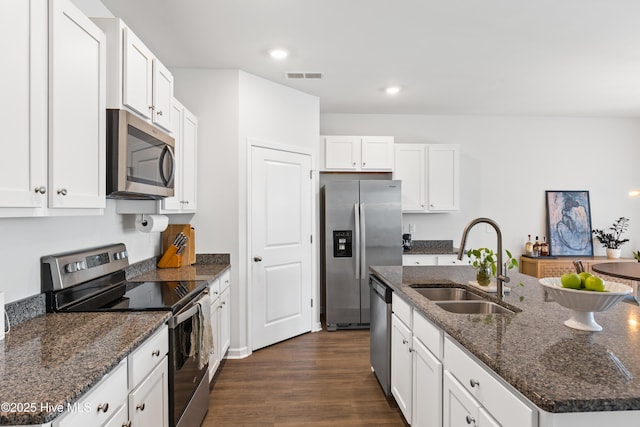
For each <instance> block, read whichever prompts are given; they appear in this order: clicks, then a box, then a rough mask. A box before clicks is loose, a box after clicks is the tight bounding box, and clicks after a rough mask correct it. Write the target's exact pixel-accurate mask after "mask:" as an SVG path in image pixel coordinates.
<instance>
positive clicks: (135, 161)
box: [107, 109, 176, 200]
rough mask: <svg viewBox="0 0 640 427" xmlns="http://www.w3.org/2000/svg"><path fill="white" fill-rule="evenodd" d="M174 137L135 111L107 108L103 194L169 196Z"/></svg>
mask: <svg viewBox="0 0 640 427" xmlns="http://www.w3.org/2000/svg"><path fill="white" fill-rule="evenodd" d="M174 150H175V140H174V138H173V137H172V136H171V135H169V134H168V133H165V132H163V131H162V130H160V129H158V128H157V127H155V126H153V125H151V124H149V123H147V122H145V121H144V120H142V119H140V118H139V117H137V116H136V115H134V114H132V113H130V112H128V111H126V110H117V109H107V197H109V198H112V199H141V200H148V199H162V198H164V197H170V196H173V188H174V174H175V170H176V168H175V157H174V154H173V153H174Z"/></svg>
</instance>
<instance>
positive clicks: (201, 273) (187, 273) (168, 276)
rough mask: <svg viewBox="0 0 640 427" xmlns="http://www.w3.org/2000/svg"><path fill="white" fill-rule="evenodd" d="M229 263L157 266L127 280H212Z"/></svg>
mask: <svg viewBox="0 0 640 427" xmlns="http://www.w3.org/2000/svg"><path fill="white" fill-rule="evenodd" d="M230 268H231V265H229V264H194V265H188V266H185V267H178V268H158V269H156V270H152V271H149V272H146V273H143V274H140V275H139V276H134V277H131V278H130V279H129V280H131V281H136V282H144V281H147V280H207V281H211V280H214V279H215V278H216V277H218V276H220V275H221V274H222V273H224V272H225V271H226V270H228V269H230Z"/></svg>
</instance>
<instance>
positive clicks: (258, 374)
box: [202, 330, 406, 427]
mask: <svg viewBox="0 0 640 427" xmlns="http://www.w3.org/2000/svg"><path fill="white" fill-rule="evenodd" d="M214 381H215V382H214V386H213V390H212V391H211V397H210V400H209V412H208V414H207V416H206V418H205V420H204V422H203V423H202V426H203V427H213V426H398V427H403V426H406V424H405V423H404V419H403V418H402V415H401V414H400V410H399V409H398V408H397V406H396V403H395V402H394V401H393V399H389V400H387V399H386V397H385V396H384V393H383V392H382V389H381V388H380V385H379V384H378V382H377V380H376V378H375V375H374V374H373V372H371V367H370V363H369V331H368V330H357V331H337V332H327V331H326V330H325V331H322V332H314V333H308V334H305V335H301V336H299V337H296V338H292V339H290V340H287V341H284V342H281V343H278V344H275V345H273V346H270V347H267V348H264V349H261V350H258V351H256V352H254V353H253V354H252V355H251V356H249V357H247V358H245V359H240V360H233V359H230V360H226V361H225V363H224V366H223V367H222V369H221V370H220V371H219V374H218V375H217V378H216V379H215V380H214Z"/></svg>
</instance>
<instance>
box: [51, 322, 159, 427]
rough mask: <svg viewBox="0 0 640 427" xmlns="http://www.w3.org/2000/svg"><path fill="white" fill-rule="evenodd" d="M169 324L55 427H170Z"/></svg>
mask: <svg viewBox="0 0 640 427" xmlns="http://www.w3.org/2000/svg"><path fill="white" fill-rule="evenodd" d="M168 348H169V335H168V328H167V326H166V325H164V326H162V327H161V328H160V330H159V331H157V332H156V333H155V334H154V335H152V336H151V337H150V338H148V339H147V340H146V341H145V342H144V343H142V344H141V345H140V346H139V347H138V348H137V349H136V350H135V351H134V352H133V353H131V354H130V355H129V356H128V357H127V358H126V359H124V360H122V361H121V362H120V363H119V364H118V366H117V367H116V368H115V369H113V370H112V371H111V372H109V373H108V374H107V375H105V376H104V378H102V379H101V380H100V382H98V384H97V385H95V386H94V387H93V388H92V389H91V390H90V391H89V392H88V393H86V394H85V395H84V396H83V397H81V398H80V399H79V400H78V401H77V402H76V403H73V404H70V406H69V407H68V408H67V412H66V413H65V414H63V415H61V416H60V417H59V418H57V419H56V420H55V421H54V422H53V427H87V426H92V427H94V426H95V427H131V426H136V427H168V426H169V381H168V376H169V371H168V363H167V351H168Z"/></svg>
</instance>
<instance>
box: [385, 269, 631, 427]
mask: <svg viewBox="0 0 640 427" xmlns="http://www.w3.org/2000/svg"><path fill="white" fill-rule="evenodd" d="M372 272H373V274H374V275H375V276H376V277H378V278H379V279H381V280H382V281H383V282H384V283H386V284H387V285H389V286H390V287H391V288H392V289H393V291H394V295H395V296H397V297H400V298H401V299H402V300H404V301H405V302H407V303H408V304H409V305H410V306H412V307H413V310H415V311H416V312H417V313H419V314H421V315H423V316H424V317H425V318H426V319H428V320H429V321H431V322H432V323H433V324H434V325H436V326H437V327H438V328H440V329H441V330H442V331H443V332H444V334H445V336H447V335H448V336H450V337H451V338H452V339H453V340H455V341H456V342H457V343H458V344H460V345H461V347H463V348H464V349H465V350H466V351H467V352H469V353H470V354H471V355H473V356H474V357H475V358H477V359H478V360H479V361H480V362H482V363H483V364H484V365H486V367H488V369H489V370H490V371H492V372H493V373H495V374H496V375H497V376H498V377H499V378H501V379H502V380H504V382H506V383H507V384H508V385H510V386H511V387H513V389H515V390H517V392H518V393H520V394H521V395H522V396H524V398H526V399H528V401H530V402H532V403H533V404H534V405H535V407H537V409H538V410H539V419H540V425H553V426H565V425H567V426H574V425H576V426H577V425H594V426H595V425H603V424H602V423H603V422H605V421H606V422H616V423H618V425H634V426H637V425H640V339H639V332H640V308H639V307H638V306H634V305H631V304H627V303H620V304H618V305H617V306H615V307H614V308H613V309H612V310H610V311H608V312H602V313H596V314H595V317H596V320H597V321H598V323H599V324H601V325H602V326H603V328H604V330H603V331H602V332H584V331H578V330H574V329H570V328H568V327H566V326H564V324H563V322H564V321H565V320H567V319H568V318H569V317H570V311H569V310H568V309H566V308H564V307H562V306H560V305H558V304H557V303H556V302H553V301H548V300H545V295H544V292H543V289H542V287H541V286H540V285H539V284H538V279H537V278H533V277H531V276H526V275H522V274H519V273H509V276H510V277H511V282H510V283H509V284H508V285H509V286H510V287H511V288H512V291H511V292H510V293H508V294H507V295H506V296H505V298H504V301H505V302H506V303H507V304H508V305H510V306H512V307H513V308H516V311H517V310H518V309H519V310H521V311H519V312H517V313H515V314H505V315H487V314H454V313H450V312H448V311H445V310H443V309H442V308H440V307H438V306H437V305H436V304H435V303H433V302H432V301H430V300H428V299H426V298H425V297H423V296H422V295H420V294H419V293H418V292H417V291H416V290H414V289H413V288H412V287H411V286H410V285H412V284H429V283H432V284H435V283H442V282H454V283H457V284H463V285H465V286H466V287H469V286H468V285H467V283H468V282H469V281H470V280H474V279H475V270H474V269H473V268H472V267H470V266H453V267H451V266H447V267H439V266H427V267H396V266H394V267H372ZM520 282H522V283H523V284H524V286H519V285H518V283H520ZM489 295H493V296H490V297H489V298H490V299H493V300H495V294H489ZM598 423H600V424H598Z"/></svg>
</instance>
